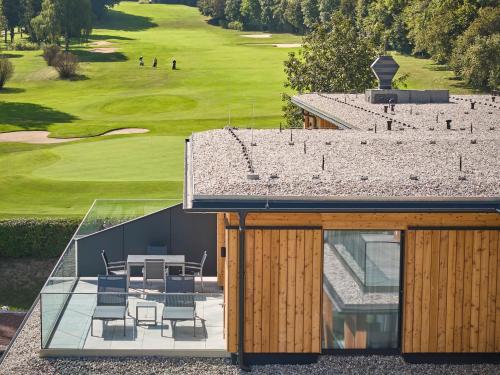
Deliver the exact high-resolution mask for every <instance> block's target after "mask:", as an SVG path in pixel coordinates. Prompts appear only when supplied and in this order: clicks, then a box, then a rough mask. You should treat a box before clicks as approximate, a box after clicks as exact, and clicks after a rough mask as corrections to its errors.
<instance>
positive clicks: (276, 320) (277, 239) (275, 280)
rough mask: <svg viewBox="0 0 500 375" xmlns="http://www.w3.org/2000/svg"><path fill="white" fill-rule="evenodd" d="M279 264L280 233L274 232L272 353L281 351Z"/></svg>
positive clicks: (272, 260) (272, 244) (272, 254)
mask: <svg viewBox="0 0 500 375" xmlns="http://www.w3.org/2000/svg"><path fill="white" fill-rule="evenodd" d="M279 262H280V232H279V231H278V230H273V231H272V233H271V302H270V305H271V318H270V319H271V321H270V333H269V336H270V349H269V350H270V352H271V353H276V352H278V350H279V344H278V337H279V302H278V301H279V299H280V296H279V276H280V270H279V265H280V264H279Z"/></svg>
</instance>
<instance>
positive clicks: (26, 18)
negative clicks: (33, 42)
mask: <svg viewBox="0 0 500 375" xmlns="http://www.w3.org/2000/svg"><path fill="white" fill-rule="evenodd" d="M34 17H35V3H34V1H33V0H21V1H20V26H21V27H22V28H24V29H25V30H26V32H27V33H28V34H30V36H31V35H32V34H33V28H32V27H31V20H32V19H33V18H34Z"/></svg>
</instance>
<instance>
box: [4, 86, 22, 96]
mask: <svg viewBox="0 0 500 375" xmlns="http://www.w3.org/2000/svg"><path fill="white" fill-rule="evenodd" d="M25 91H26V90H25V89H22V88H19V87H4V88H2V89H0V95H2V94H20V93H22V92H25Z"/></svg>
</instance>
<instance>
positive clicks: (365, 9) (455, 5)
mask: <svg viewBox="0 0 500 375" xmlns="http://www.w3.org/2000/svg"><path fill="white" fill-rule="evenodd" d="M198 8H199V9H200V12H201V13H202V14H204V15H206V16H209V17H211V18H212V19H213V21H214V22H218V23H219V24H220V25H221V26H223V27H229V28H233V29H239V30H263V31H277V32H281V31H282V32H294V33H300V34H308V33H311V32H312V31H314V30H315V29H316V28H317V27H318V25H321V24H324V23H328V22H330V20H331V18H332V15H333V14H335V13H336V12H339V13H340V14H342V15H343V16H344V17H346V18H347V19H348V20H349V21H350V23H351V24H352V25H354V27H355V30H356V32H357V33H358V34H359V35H360V37H362V38H363V39H366V40H368V41H369V42H370V44H371V45H373V46H374V47H375V49H376V51H377V52H378V53H379V54H381V53H384V52H385V51H388V50H392V51H397V52H401V53H405V54H414V55H418V56H422V57H431V58H432V59H433V60H435V61H436V62H438V63H440V64H447V65H448V66H449V67H450V68H452V69H453V70H454V71H455V73H456V75H457V76H458V77H460V78H463V79H464V80H465V81H466V83H467V84H468V85H470V86H472V87H474V88H486V87H490V88H496V87H498V84H499V82H500V7H499V6H498V0H198Z"/></svg>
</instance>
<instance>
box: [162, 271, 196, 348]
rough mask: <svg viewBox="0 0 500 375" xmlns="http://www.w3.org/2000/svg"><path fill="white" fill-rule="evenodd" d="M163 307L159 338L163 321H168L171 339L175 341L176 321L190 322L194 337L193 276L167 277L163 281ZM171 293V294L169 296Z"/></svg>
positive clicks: (194, 304) (194, 303) (194, 305)
mask: <svg viewBox="0 0 500 375" xmlns="http://www.w3.org/2000/svg"><path fill="white" fill-rule="evenodd" d="M165 293H167V294H166V295H165V306H164V307H163V313H162V317H161V336H163V321H164V320H170V325H171V326H172V337H173V338H174V339H175V326H176V324H177V322H178V321H185V320H192V321H193V332H194V336H196V318H197V315H196V302H195V300H194V294H193V293H194V276H167V277H166V280H165ZM170 293H172V294H170Z"/></svg>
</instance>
